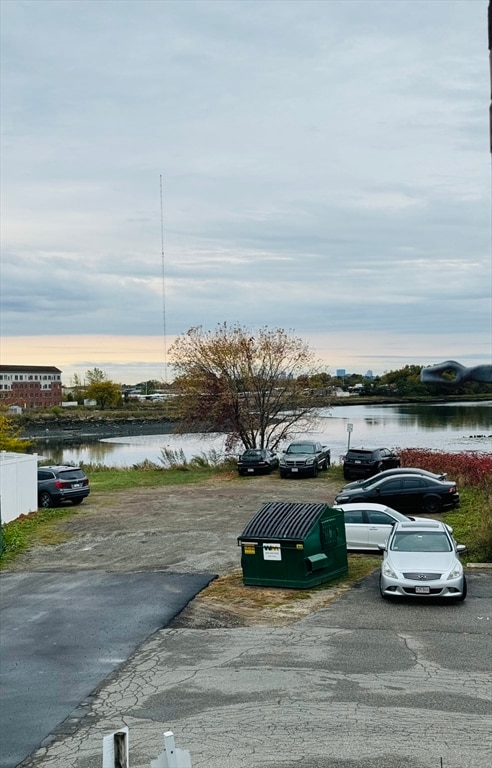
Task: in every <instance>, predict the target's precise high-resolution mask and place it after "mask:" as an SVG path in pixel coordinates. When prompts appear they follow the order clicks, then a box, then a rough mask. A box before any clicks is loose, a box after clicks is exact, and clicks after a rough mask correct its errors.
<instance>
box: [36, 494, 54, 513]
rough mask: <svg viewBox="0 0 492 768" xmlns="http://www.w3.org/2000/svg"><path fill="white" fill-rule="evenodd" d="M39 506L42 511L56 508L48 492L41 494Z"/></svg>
mask: <svg viewBox="0 0 492 768" xmlns="http://www.w3.org/2000/svg"><path fill="white" fill-rule="evenodd" d="M39 506H40V507H41V508H42V509H50V508H52V507H54V506H55V505H54V503H53V501H52V499H51V496H50V494H49V493H48V491H43V492H42V493H40V494H39Z"/></svg>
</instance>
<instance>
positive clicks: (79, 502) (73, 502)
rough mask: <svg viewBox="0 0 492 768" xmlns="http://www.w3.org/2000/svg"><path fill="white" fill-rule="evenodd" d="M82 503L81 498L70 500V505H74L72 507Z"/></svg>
mask: <svg viewBox="0 0 492 768" xmlns="http://www.w3.org/2000/svg"><path fill="white" fill-rule="evenodd" d="M83 501H84V499H83V498H81V499H72V504H73V505H74V507H78V505H79V504H82V502H83Z"/></svg>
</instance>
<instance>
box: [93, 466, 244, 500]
mask: <svg viewBox="0 0 492 768" xmlns="http://www.w3.org/2000/svg"><path fill="white" fill-rule="evenodd" d="M83 469H84V472H85V473H86V474H87V475H88V476H89V478H90V483H91V492H92V491H97V492H99V491H100V492H103V493H109V492H111V491H124V490H126V489H128V488H131V489H132V490H134V489H135V488H161V487H163V486H166V485H189V484H191V483H201V482H203V481H204V480H209V479H210V478H212V477H222V478H223V479H224V478H227V477H228V476H231V477H232V476H235V475H232V473H231V472H230V471H228V470H226V469H224V468H222V467H195V466H190V467H189V468H187V469H164V468H162V467H158V466H156V465H152V463H151V462H146V463H145V465H144V466H138V467H125V468H122V469H115V468H114V467H111V468H108V467H101V466H98V465H92V466H88V465H83Z"/></svg>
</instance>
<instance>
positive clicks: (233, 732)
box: [6, 476, 492, 768]
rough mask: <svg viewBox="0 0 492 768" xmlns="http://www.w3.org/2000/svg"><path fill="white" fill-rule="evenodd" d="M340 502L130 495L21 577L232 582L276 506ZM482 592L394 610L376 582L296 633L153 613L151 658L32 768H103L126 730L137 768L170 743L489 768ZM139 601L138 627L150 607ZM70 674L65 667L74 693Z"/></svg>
mask: <svg viewBox="0 0 492 768" xmlns="http://www.w3.org/2000/svg"><path fill="white" fill-rule="evenodd" d="M332 493H333V489H331V486H330V484H329V477H328V478H326V476H325V477H323V478H319V479H316V480H314V479H312V480H308V481H305V482H302V481H292V482H286V481H283V482H282V481H278V480H276V479H275V478H269V477H266V478H255V481H254V482H253V483H249V482H248V481H247V480H246V481H245V482H239V483H238V482H215V481H214V482H211V483H209V484H207V485H205V486H204V487H199V486H189V487H179V488H169V489H167V490H166V491H164V489H163V490H161V491H159V493H158V494H156V493H155V492H153V491H151V490H145V491H138V492H137V491H135V492H134V493H133V494H132V496H131V497H129V495H128V493H127V492H125V494H118V495H114V497H111V498H108V497H107V496H105V497H104V498H103V499H101V501H100V504H99V501H98V498H97V495H96V494H94V497H91V502H90V504H88V505H87V507H86V508H85V504H84V505H83V508H81V509H80V510H79V511H78V512H77V515H76V516H75V517H74V518H72V519H69V520H67V521H65V522H64V523H63V526H64V527H65V528H66V530H67V531H68V533H69V538H68V539H67V541H66V542H65V543H62V544H60V545H57V546H55V547H50V548H47V547H39V548H36V549H33V550H31V551H30V552H28V553H26V555H25V556H24V557H22V558H20V559H19V560H18V561H17V562H16V563H15V565H14V566H13V567H12V568H11V574H10V575H11V576H12V575H18V576H24V575H28V576H29V578H34V579H36V578H42V577H43V573H44V572H46V571H48V570H49V572H50V574H51V576H52V577H54V578H55V579H56V578H57V579H58V580H59V582H60V583H63V579H64V578H65V574H72V575H73V576H74V577H76V578H77V579H82V581H84V579H87V580H88V581H87V584H88V585H90V584H91V581H90V579H91V576H92V575H93V574H94V573H95V572H100V571H101V570H103V569H104V571H105V572H106V573H111V574H112V575H113V576H114V575H116V574H118V575H119V576H125V575H129V574H130V575H131V573H132V572H134V571H135V570H142V571H145V572H147V573H149V574H150V576H152V575H156V572H159V571H163V570H165V571H167V572H168V573H170V572H173V573H179V574H182V575H190V574H193V573H194V572H200V573H201V574H207V573H214V572H216V573H227V572H229V571H230V570H231V569H232V568H234V567H237V566H238V561H239V551H238V547H237V541H236V537H237V535H238V534H239V533H240V532H241V530H242V529H243V526H244V525H245V523H246V522H247V521H248V520H249V519H250V518H251V516H252V515H253V514H254V513H255V512H256V510H257V509H258V508H259V506H260V504H261V503H263V502H264V501H265V500H276V499H282V500H296V499H299V500H313V501H315V500H317V501H319V500H320V499H326V501H327V502H328V503H330V501H331V499H332V496H330V494H332ZM136 563H138V564H140V568H139V569H138V568H136V567H135V564H136ZM92 577H93V576H92ZM468 581H469V594H468V597H467V599H466V601H465V602H464V603H462V604H457V605H449V604H444V605H437V604H434V603H432V604H430V603H429V604H427V603H423V602H412V603H410V602H407V603H404V602H402V603H387V602H386V601H383V600H381V598H380V596H379V590H378V586H377V575H376V574H373V575H371V576H370V577H368V578H367V579H365V580H363V581H362V582H360V583H359V585H358V586H357V588H355V589H352V590H350V591H348V592H346V593H344V594H342V595H340V596H338V597H337V598H335V599H334V600H333V601H332V602H331V603H330V604H329V605H328V606H327V607H324V608H322V609H320V610H316V611H315V612H313V613H311V614H310V615H308V616H306V617H305V618H302V619H300V620H297V621H293V622H292V623H289V624H288V625H286V626H270V625H269V624H268V621H265V623H264V624H260V625H258V626H233V627H231V626H227V625H225V624H224V625H223V626H221V625H220V624H215V625H214V627H213V628H211V627H207V626H206V625H205V623H204V625H203V626H201V627H191V626H184V625H181V626H180V623H179V619H178V621H171V622H170V624H168V625H167V626H166V625H165V622H161V623H160V624H159V623H158V625H157V626H156V624H155V623H153V622H154V620H155V616H152V615H151V616H150V623H149V625H148V629H146V630H145V632H143V633H142V635H141V636H140V637H141V639H138V638H137V640H136V643H135V646H134V648H136V650H134V651H132V650H131V649H130V650H127V651H125V652H124V651H123V650H121V649H116V650H115V651H114V658H115V660H116V662H117V663H116V665H115V667H114V668H113V669H112V671H109V670H105V669H102V670H100V671H102V676H101V677H99V680H98V681H97V682H96V683H94V685H93V687H92V688H91V686H92V681H91V683H90V685H89V686H88V687H89V688H90V692H89V694H88V695H86V696H85V697H84V695H83V694H82V693H81V694H80V695H81V696H82V698H80V699H77V697H75V699H77V703H76V705H75V706H74V709H73V711H71V712H70V715H69V716H68V717H66V718H65V719H64V720H62V721H59V723H58V725H56V726H55V727H51V726H50V725H48V728H49V732H46V733H45V734H44V736H43V738H46V741H45V743H44V744H43V746H42V747H41V748H40V749H37V750H36V751H35V752H33V753H32V754H31V755H30V756H29V757H28V758H27V759H26V760H25V761H24V762H23V763H22V768H101V764H102V739H103V736H104V735H106V734H108V733H111V732H113V731H115V730H118V729H119V728H120V727H121V726H122V725H127V726H128V727H129V728H130V768H149V766H150V761H151V760H152V759H154V758H156V757H157V755H158V754H159V753H160V752H161V751H162V735H163V733H164V732H165V731H167V730H172V731H173V732H174V733H175V735H176V743H177V745H178V746H179V747H182V748H185V749H188V750H189V751H190V753H191V759H192V768H300V766H302V768H403V767H404V768H485V766H487V768H488V766H489V765H490V764H491V762H492V750H491V733H492V722H491V700H492V643H491V635H490V629H491V622H492V619H491V615H492V572H491V571H490V570H488V571H487V570H484V571H471V572H470V573H469V574H468ZM251 589H257V588H254V587H252V588H251ZM89 592H90V590H89ZM92 594H93V595H96V594H97V590H93V592H92ZM127 597H128V603H127V605H126V609H127V613H128V614H129V613H131V612H133V610H134V608H137V610H138V608H139V606H140V607H141V604H142V603H143V602H145V599H142V596H141V595H140V596H138V594H135V595H131V594H130V593H128V595H127ZM89 602H90V601H89ZM33 610H34V608H33ZM156 610H157V612H158V611H159V610H160V608H159V606H155V605H154V606H150V614H153V613H155V611H156ZM159 621H161V619H159ZM22 626H24V625H22ZM26 626H27V624H26ZM159 627H164V628H159ZM81 631H82V632H83V629H82V630H81ZM145 638H147V639H145ZM137 646H138V647H137ZM101 655H102V654H101ZM92 658H93V656H91V655H88V656H87V668H88V670H89V672H90V671H91V667H92V664H93V661H92ZM121 659H124V660H123V661H121ZM69 671H70V669H69V665H65V666H64V668H63V670H57V669H56V668H53V676H54V677H55V678H57V679H59V681H60V687H61V688H62V687H63V686H64V687H65V688H66V687H67V680H69V678H67V677H66V676H65V675H66V673H67V672H69ZM105 675H107V676H105ZM18 679H19V680H22V676H20V677H19V678H18ZM62 684H63V685H62ZM55 719H56V718H55ZM6 765H7V764H6ZM9 768H13V766H9Z"/></svg>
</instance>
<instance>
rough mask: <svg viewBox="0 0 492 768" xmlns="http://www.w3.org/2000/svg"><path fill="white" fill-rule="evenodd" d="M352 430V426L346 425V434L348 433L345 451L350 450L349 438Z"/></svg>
mask: <svg viewBox="0 0 492 768" xmlns="http://www.w3.org/2000/svg"><path fill="white" fill-rule="evenodd" d="M353 428H354V425H353V424H347V432H348V442H347V451H349V450H350V437H351V435H352V430H353Z"/></svg>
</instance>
